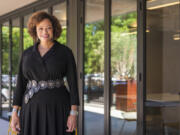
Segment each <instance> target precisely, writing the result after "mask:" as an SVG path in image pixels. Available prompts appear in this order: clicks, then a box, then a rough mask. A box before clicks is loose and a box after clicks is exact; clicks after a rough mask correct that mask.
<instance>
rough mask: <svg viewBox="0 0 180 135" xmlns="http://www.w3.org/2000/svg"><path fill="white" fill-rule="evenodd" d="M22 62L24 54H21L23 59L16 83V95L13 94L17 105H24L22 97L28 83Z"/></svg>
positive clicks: (14, 103) (14, 102)
mask: <svg viewBox="0 0 180 135" xmlns="http://www.w3.org/2000/svg"><path fill="white" fill-rule="evenodd" d="M22 63H23V54H22V55H21V59H20V62H19V71H18V76H17V83H16V88H15V90H14V96H13V105H17V106H21V105H22V98H23V94H24V92H25V89H26V85H27V79H26V78H25V77H24V75H23V70H22V68H23V66H22Z"/></svg>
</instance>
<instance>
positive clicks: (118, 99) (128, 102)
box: [111, 0, 137, 135]
mask: <svg viewBox="0 0 180 135" xmlns="http://www.w3.org/2000/svg"><path fill="white" fill-rule="evenodd" d="M126 7H128V8H126ZM136 48H137V13H136V0H134V1H126V0H124V1H123V0H112V18H111V77H112V78H111V82H112V84H111V86H112V90H111V91H112V96H111V97H112V101H111V134H113V135H134V134H136V120H137V116H136V115H137V114H136V102H137V101H136V96H137V95H136V93H137V92H136V91H137V69H136V68H137V57H136V55H137V50H136Z"/></svg>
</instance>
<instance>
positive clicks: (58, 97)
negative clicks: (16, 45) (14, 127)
mask: <svg viewBox="0 0 180 135" xmlns="http://www.w3.org/2000/svg"><path fill="white" fill-rule="evenodd" d="M38 45H39V43H36V44H34V46H32V47H30V48H28V49H26V50H25V51H24V52H23V54H22V56H21V60H20V64H19V73H18V79H17V86H16V89H15V91H14V99H13V105H18V106H21V107H22V108H21V113H20V123H21V133H20V135H74V132H73V133H69V132H66V129H67V118H68V116H69V112H70V109H71V105H79V96H78V87H77V73H76V64H75V60H74V56H73V54H72V51H71V50H70V49H69V48H68V47H66V46H64V45H61V44H60V43H58V42H57V41H54V45H53V46H52V47H51V48H50V49H49V51H48V52H47V53H46V54H45V55H44V56H43V57H41V55H40V53H39V51H38ZM64 77H66V78H67V82H68V85H69V91H68V89H67V88H66V86H65V85H62V86H61V87H60V88H53V89H48V88H46V89H45V90H40V91H39V92H38V93H36V94H34V96H33V97H32V98H31V99H30V100H29V102H28V103H27V104H25V102H24V96H25V93H26V91H27V90H26V85H27V82H28V81H29V80H36V81H41V80H45V81H47V80H57V79H63V78H64Z"/></svg>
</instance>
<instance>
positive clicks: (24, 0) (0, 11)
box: [0, 0, 37, 16]
mask: <svg viewBox="0 0 180 135" xmlns="http://www.w3.org/2000/svg"><path fill="white" fill-rule="evenodd" d="M35 1H37V0H3V1H1V4H0V16H2V15H4V14H6V13H9V12H11V11H13V10H16V9H18V8H21V7H23V6H25V5H28V4H30V3H33V2H35Z"/></svg>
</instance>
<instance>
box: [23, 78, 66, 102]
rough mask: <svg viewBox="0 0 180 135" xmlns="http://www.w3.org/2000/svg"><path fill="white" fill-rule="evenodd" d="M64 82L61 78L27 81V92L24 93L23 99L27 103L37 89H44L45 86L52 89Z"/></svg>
mask: <svg viewBox="0 0 180 135" xmlns="http://www.w3.org/2000/svg"><path fill="white" fill-rule="evenodd" d="M63 84H64V81H63V80H48V81H39V82H37V81H36V80H31V81H29V82H28V83H27V86H26V87H27V91H28V92H27V93H26V94H25V97H24V101H25V103H26V104H27V103H28V101H29V100H30V99H31V98H32V97H33V95H34V94H35V93H37V92H38V91H39V90H44V89H46V88H49V89H53V88H59V87H60V86H62V85H63Z"/></svg>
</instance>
